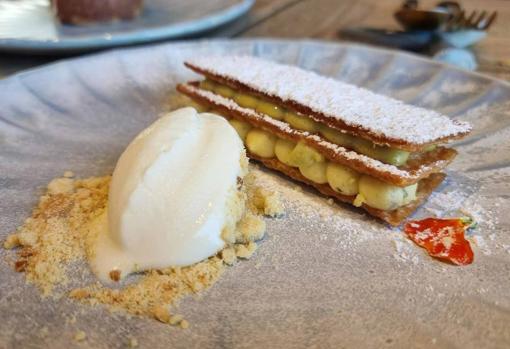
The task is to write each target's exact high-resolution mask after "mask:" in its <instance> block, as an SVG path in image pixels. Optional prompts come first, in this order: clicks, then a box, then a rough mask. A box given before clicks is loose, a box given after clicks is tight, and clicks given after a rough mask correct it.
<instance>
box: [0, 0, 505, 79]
mask: <svg viewBox="0 0 510 349" xmlns="http://www.w3.org/2000/svg"><path fill="white" fill-rule="evenodd" d="M438 1H439V0H435V1H431V0H421V1H420V7H424V8H427V7H432V6H434V4H436V3H437V2H438ZM461 3H462V5H463V7H464V8H465V9H466V10H468V11H469V10H487V11H494V10H496V11H498V18H497V20H496V22H495V24H494V25H493V26H492V27H491V28H490V30H489V34H488V36H487V37H486V38H485V39H484V40H483V41H481V42H479V43H478V44H476V45H475V46H474V47H473V48H472V50H473V52H474V53H475V55H476V57H477V60H478V64H479V67H478V71H479V72H481V73H485V74H488V75H491V76H493V77H497V78H501V79H505V80H508V81H510V34H509V31H510V0H463V1H461ZM400 4H401V1H400V0H257V2H256V3H255V6H254V7H253V9H252V10H251V11H250V12H249V13H248V14H247V15H246V16H244V17H243V18H240V19H238V20H236V21H234V22H233V23H230V24H228V25H226V26H224V27H222V28H219V29H216V30H214V31H211V32H208V33H206V34H205V35H203V37H204V36H205V37H211V38H215V37H277V38H278V37H279V38H296V39H300V38H314V39H322V40H331V41H339V40H340V38H339V37H338V34H337V33H338V30H339V29H341V28H346V27H352V26H368V27H379V28H388V29H398V24H397V22H396V21H395V20H394V19H393V13H394V11H395V10H396V9H397V8H398V7H399V6H400ZM59 58H60V57H41V56H19V55H9V54H5V53H3V54H1V55H0V77H5V76H7V75H10V74H12V73H15V72H17V71H20V70H23V69H27V68H31V67H35V66H38V65H41V64H45V63H48V62H51V61H54V60H56V59H59Z"/></svg>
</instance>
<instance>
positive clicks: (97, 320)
mask: <svg viewBox="0 0 510 349" xmlns="http://www.w3.org/2000/svg"><path fill="white" fill-rule="evenodd" d="M211 53H216V54H221V53H229V54H234V53H243V54H253V55H257V56H262V57H265V58H268V59H274V60H277V61H281V62H287V63H290V64H297V65H299V66H302V67H304V68H307V69H312V70H315V71H317V72H319V73H321V74H325V75H330V76H333V77H335V78H338V79H340V80H344V81H349V82H353V83H355V84H358V85H362V86H366V87H367V88H369V89H372V90H375V91H378V92H381V93H384V94H387V95H391V96H395V97H397V98H400V99H403V100H405V101H408V102H410V103H414V104H417V105H421V106H425V107H429V108H433V109H436V110H439V111H441V112H444V113H447V114H448V115H451V116H452V117H454V118H459V119H463V120H469V121H470V122H472V123H473V126H474V131H473V135H472V136H471V137H470V138H468V139H466V140H464V141H462V142H459V143H457V144H456V147H457V149H458V150H459V152H460V155H459V156H458V158H457V160H456V161H455V163H454V164H453V165H452V166H451V168H450V170H449V171H448V174H449V177H448V180H447V181H446V183H445V184H444V185H443V186H442V187H441V188H440V189H439V191H438V192H437V193H436V194H434V195H433V196H432V197H431V199H430V200H429V202H428V203H427V204H426V205H425V208H422V209H421V210H419V212H418V213H417V214H416V215H415V216H416V217H419V216H424V215H431V214H432V213H436V214H440V215H456V214H459V211H463V212H464V213H463V214H471V215H473V216H475V219H477V220H478V221H479V228H478V229H477V230H476V231H475V232H474V233H472V235H471V237H470V238H471V239H472V240H473V241H474V243H473V246H474V251H475V262H474V263H473V264H472V265H470V266H466V267H455V266H451V265H447V264H444V263H441V262H438V261H437V260H433V259H432V258H430V257H428V255H427V254H426V253H425V252H424V251H423V250H422V249H420V248H418V247H417V246H415V245H413V244H412V243H409V242H408V241H407V240H406V239H405V238H404V237H403V234H402V232H401V231H399V230H398V229H390V228H388V227H386V226H384V225H383V224H381V223H380V222H378V221H376V220H373V219H371V218H369V217H367V216H366V215H364V214H363V213H361V212H359V211H357V210H355V209H353V208H351V207H349V206H342V205H339V206H337V205H333V206H331V205H329V204H328V203H327V201H326V200H325V199H324V198H323V197H320V196H318V195H316V194H314V193H313V192H311V191H308V190H306V189H305V190H304V191H302V192H300V191H296V190H295V187H296V184H295V183H292V182H290V181H288V180H286V179H285V178H283V177H280V176H279V175H277V174H275V173H273V172H270V171H265V170H261V169H258V170H256V171H257V172H258V173H259V175H260V176H261V178H262V182H263V183H264V184H265V185H267V186H269V187H272V188H276V189H277V190H279V191H280V192H281V193H282V195H283V197H284V200H285V203H286V205H287V216H286V217H285V218H283V219H277V220H268V235H267V238H266V239H265V240H264V241H263V242H262V243H261V245H260V248H259V250H258V251H257V253H256V255H255V256H254V257H253V258H252V259H251V260H249V261H246V262H241V263H238V264H237V265H236V266H235V267H232V268H229V270H228V271H227V272H226V274H225V275H224V276H223V277H222V278H221V279H220V281H219V282H218V283H217V284H215V285H214V286H213V288H212V289H210V290H208V291H207V292H205V293H204V294H203V297H202V298H200V299H194V298H188V299H186V300H184V301H183V302H182V303H181V306H180V310H179V311H180V312H181V313H183V314H184V315H185V316H186V318H187V319H188V320H189V321H190V323H191V327H190V329H188V330H186V331H183V330H178V329H174V328H168V326H165V325H162V324H160V323H157V322H155V321H153V320H149V319H143V318H136V317H135V318H131V319H126V318H125V317H123V316H120V315H112V314H110V313H109V312H108V311H107V310H104V309H103V308H101V307H97V308H89V307H86V306H83V305H80V304H76V303H74V302H72V301H70V300H65V299H61V300H52V299H48V300H44V301H41V299H40V296H39V293H38V291H37V290H35V289H34V288H33V287H32V286H30V285H26V284H25V281H24V277H23V275H20V274H17V273H15V272H14V271H13V270H12V268H11V267H10V265H9V263H8V256H11V257H12V252H6V251H3V250H2V251H1V252H0V256H1V258H0V269H1V271H2V274H1V277H0V283H1V284H0V323H1V325H0V347H4V348H36V347H53V348H60V347H68V346H70V345H74V342H73V339H72V338H73V335H74V333H75V331H76V328H79V329H81V330H83V331H85V332H86V333H87V341H86V342H84V343H81V344H80V347H91V348H92V347H93V348H123V347H124V346H125V343H126V336H127V335H128V334H129V335H132V336H134V337H136V338H137V339H138V341H139V343H140V345H141V347H147V348H169V347H171V348H261V347H266V348H290V347H292V348H343V347H345V348H347V347H349V348H352V347H373V348H380V347H385V346H389V347H399V348H409V347H420V348H430V347H442V348H452V347H462V348H482V347H492V348H496V347H499V348H503V347H507V346H508V344H509V343H510V327H509V326H510V325H509V324H510V292H509V289H510V277H509V275H510V253H509V250H510V233H509V232H510V214H509V213H510V211H509V210H508V207H509V204H510V202H509V201H510V186H509V182H510V167H509V164H510V127H509V126H510V108H509V102H508V101H509V99H510V86H509V84H508V83H505V82H502V81H498V80H494V79H491V78H488V77H485V76H482V75H478V74H473V73H468V72H464V71H461V70H458V69H455V68H451V67H448V66H445V65H442V64H440V63H437V62H433V61H429V60H425V59H422V58H418V57H416V56H413V55H409V54H404V53H399V52H395V51H387V50H381V49H374V48H368V47H364V46H356V45H347V44H332V43H322V42H314V41H270V40H261V41H250V40H245V41H214V42H190V43H180V44H167V45H160V46H153V47H142V48H138V49H129V50H119V51H112V52H107V53H103V54H99V55H94V56H89V57H86V58H82V59H74V60H70V61H63V62H60V63H56V64H52V65H49V66H46V67H43V68H40V69H35V70H31V71H28V72H26V73H22V74H18V75H15V76H13V77H10V78H8V79H6V80H2V81H0V96H1V98H0V198H1V199H0V235H1V237H2V238H3V237H5V236H6V235H7V233H9V232H11V231H12V230H13V229H15V228H16V227H17V226H19V225H20V224H21V223H22V222H23V220H24V218H26V217H27V216H28V215H29V214H30V210H31V208H32V207H33V205H34V204H35V203H36V202H37V199H38V195H39V194H40V188H41V186H44V185H45V184H46V183H47V182H48V181H49V180H51V179H52V178H54V177H56V176H59V175H61V174H62V173H63V172H64V171H65V170H73V171H74V172H75V173H76V174H77V175H79V176H84V177H85V176H93V175H104V174H107V173H110V172H111V170H112V169H113V166H114V164H115V161H116V159H117V157H118V156H119V154H120V153H121V151H122V150H123V149H124V147H125V146H126V144H127V143H128V142H129V141H130V140H131V138H132V137H133V136H134V135H135V134H136V133H138V132H139V131H140V130H141V129H143V128H144V127H145V126H147V125H148V124H150V123H151V122H152V121H154V120H155V119H156V118H157V117H158V114H159V113H160V112H162V111H164V110H166V109H167V107H168V101H169V100H171V101H172V100H173V101H175V100H176V98H175V85H176V84H177V83H178V82H182V81H186V80H188V79H190V78H193V77H194V75H193V74H192V73H191V72H190V71H188V70H187V69H185V68H184V67H183V65H182V61H183V60H184V59H185V58H186V57H189V56H192V55H207V54H211ZM276 78H277V77H275V79H276ZM174 105H175V104H174ZM255 265H257V266H258V267H257V268H256V267H255ZM80 270H82V272H83V275H82V277H83V278H85V279H90V280H93V279H92V278H91V276H90V274H89V272H88V269H87V268H86V266H83V267H82V268H81V269H80ZM73 313H77V314H78V316H77V323H76V324H69V323H66V321H65V319H66V316H69V314H73ZM42 326H47V327H48V329H49V336H47V337H45V338H41V337H40V336H39V335H38V333H39V332H38V331H39V329H40V328H41V327H42Z"/></svg>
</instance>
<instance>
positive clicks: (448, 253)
mask: <svg viewBox="0 0 510 349" xmlns="http://www.w3.org/2000/svg"><path fill="white" fill-rule="evenodd" d="M469 226H470V225H469V223H466V222H465V221H464V220H462V219H460V218H453V219H440V218H426V219H423V220H420V221H409V222H407V223H406V225H405V227H404V232H405V233H406V235H407V236H408V237H409V238H410V239H411V240H413V241H414V242H415V243H416V244H417V245H418V246H421V247H423V248H425V249H426V250H427V252H428V253H429V254H430V255H431V256H432V257H435V258H439V259H441V260H443V261H446V262H450V263H453V264H456V265H467V264H471V263H473V257H474V256H473V250H472V249H471V245H470V244H469V241H468V240H466V239H465V237H464V232H465V230H466V229H467V228H468V227H469Z"/></svg>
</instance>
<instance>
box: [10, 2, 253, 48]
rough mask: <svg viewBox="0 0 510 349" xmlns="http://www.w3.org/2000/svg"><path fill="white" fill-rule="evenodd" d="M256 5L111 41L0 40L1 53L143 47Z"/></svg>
mask: <svg viewBox="0 0 510 349" xmlns="http://www.w3.org/2000/svg"><path fill="white" fill-rule="evenodd" d="M254 4H255V0H242V1H241V2H239V3H238V4H235V5H232V6H230V7H228V8H227V9H225V10H222V11H219V12H216V13H213V14H211V15H208V16H205V17H202V18H199V19H196V20H192V21H187V22H183V23H179V24H173V25H165V26H160V27H156V28H149V29H142V30H135V31H132V32H128V33H118V34H112V35H111V37H110V38H106V37H105V36H104V35H94V36H90V37H87V38H73V39H70V38H66V39H63V40H32V39H0V52H13V53H34V52H36V53H58V52H67V51H84V50H93V49H100V48H108V47H116V46H122V45H133V44H141V43H148V42H152V41H158V40H163V39H177V38H180V37H183V36H187V35H194V34H198V33H201V32H204V31H207V30H212V29H214V28H217V27H219V26H221V25H223V24H226V23H229V22H231V21H233V20H235V19H237V18H239V17H241V16H243V15H245V14H246V13H247V12H248V11H249V10H250V9H251V8H252V7H253V5H254Z"/></svg>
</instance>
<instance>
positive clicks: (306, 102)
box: [187, 56, 471, 144]
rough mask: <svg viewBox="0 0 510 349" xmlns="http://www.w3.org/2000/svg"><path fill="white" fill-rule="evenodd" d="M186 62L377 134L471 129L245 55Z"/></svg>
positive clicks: (409, 135) (431, 135) (410, 137)
mask: <svg viewBox="0 0 510 349" xmlns="http://www.w3.org/2000/svg"><path fill="white" fill-rule="evenodd" d="M187 62H188V63H189V64H191V65H192V66H195V67H199V68H200V69H202V70H205V71H208V72H211V73H213V74H217V75H220V76H223V77H226V78H230V79H233V80H236V81H239V82H241V83H242V84H244V85H246V86H249V87H251V88H253V89H256V90H258V91H261V92H264V93H265V94H267V95H270V96H274V97H278V98H280V99H282V100H283V101H284V102H294V103H297V104H300V105H303V106H305V107H309V108H311V109H312V110H313V111H314V112H316V113H320V114H323V115H325V116H326V117H328V118H331V119H335V120H340V121H341V122H344V123H345V124H347V125H349V126H352V127H357V128H361V129H364V130H366V131H368V132H370V133H372V134H374V135H376V136H380V137H387V138H391V139H394V140H400V141H403V142H406V143H412V144H424V143H429V142H434V141H437V140H438V139H441V138H444V137H450V136H455V135H459V134H464V133H467V132H469V131H470V129H471V127H470V125H469V124H468V123H465V122H460V121H454V120H452V119H450V118H449V117H447V116H445V115H442V114H439V113H437V112H435V111H432V110H427V109H424V108H420V107H416V106H412V105H409V104H405V103H404V102H402V101H398V100H396V99H393V98H390V97H386V96H383V95H379V94H376V93H374V92H371V91H369V90H367V89H364V88H361V87H357V86H354V85H350V84H347V83H343V82H340V81H337V80H334V79H332V78H327V77H323V76H320V75H317V74H315V73H313V72H309V71H305V70H302V69H300V68H298V67H292V66H287V65H281V64H277V63H273V62H268V61H265V60H262V59H259V58H255V57H250V56H212V57H211V56H207V57H196V58H192V59H190V60H188V61H187Z"/></svg>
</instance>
